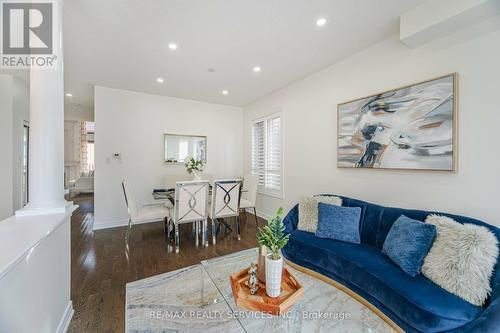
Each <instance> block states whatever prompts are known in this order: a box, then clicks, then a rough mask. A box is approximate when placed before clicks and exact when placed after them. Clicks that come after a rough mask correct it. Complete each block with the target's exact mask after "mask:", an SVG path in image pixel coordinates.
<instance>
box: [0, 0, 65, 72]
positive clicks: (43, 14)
mask: <svg viewBox="0 0 500 333" xmlns="http://www.w3.org/2000/svg"><path fill="white" fill-rule="evenodd" d="M0 3H1V18H2V24H1V29H2V33H1V38H2V43H1V44H2V49H1V67H2V68H16V69H20V68H21V69H22V68H32V67H38V68H53V67H55V66H54V65H55V60H56V59H57V56H56V55H55V54H54V53H53V49H54V48H53V41H54V31H53V30H54V24H53V21H54V20H53V18H54V8H53V7H54V4H53V3H52V2H47V1H45V2H35V1H33V2H26V1H25V2H19V1H12V0H11V1H7V0H4V1H1V0H0Z"/></svg>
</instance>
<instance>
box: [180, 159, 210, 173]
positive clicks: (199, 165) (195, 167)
mask: <svg viewBox="0 0 500 333" xmlns="http://www.w3.org/2000/svg"><path fill="white" fill-rule="evenodd" d="M184 165H185V166H186V170H187V172H188V173H189V174H191V173H193V171H198V172H202V171H203V168H204V167H205V164H204V163H203V161H202V160H196V159H195V158H194V157H192V156H191V157H186V159H184Z"/></svg>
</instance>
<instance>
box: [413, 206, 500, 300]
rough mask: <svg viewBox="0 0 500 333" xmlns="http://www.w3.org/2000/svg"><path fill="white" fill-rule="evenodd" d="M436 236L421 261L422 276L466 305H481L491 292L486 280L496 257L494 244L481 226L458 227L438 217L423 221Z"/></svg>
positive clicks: (496, 245) (459, 224) (496, 247)
mask: <svg viewBox="0 0 500 333" xmlns="http://www.w3.org/2000/svg"><path fill="white" fill-rule="evenodd" d="M425 222H427V223H431V224H433V225H435V226H436V230H437V235H436V239H435V240H434V243H433V245H432V247H431V249H430V251H429V253H428V254H427V257H425V259H424V264H423V265H422V274H423V275H424V276H425V277H427V278H428V279H429V280H431V281H432V282H434V283H435V284H437V285H438V286H440V287H441V288H443V289H445V290H447V291H449V292H450V293H452V294H455V295H457V296H458V297H461V298H463V299H464V300H466V301H467V302H469V303H472V304H474V305H478V306H482V305H483V304H484V302H485V301H486V299H487V298H488V295H489V294H490V293H491V287H490V278H491V276H492V274H493V269H494V267H495V264H496V262H497V257H498V241H497V238H496V237H495V235H494V234H493V233H492V232H491V231H490V230H488V228H486V227H483V226H478V225H474V224H468V223H467V224H461V223H458V222H456V221H455V220H453V219H451V218H449V217H446V216H440V215H429V216H428V217H427V219H426V220H425Z"/></svg>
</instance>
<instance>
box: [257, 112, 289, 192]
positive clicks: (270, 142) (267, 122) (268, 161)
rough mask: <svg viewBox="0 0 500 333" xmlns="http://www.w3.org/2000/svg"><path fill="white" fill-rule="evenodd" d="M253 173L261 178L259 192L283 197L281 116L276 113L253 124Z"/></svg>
mask: <svg viewBox="0 0 500 333" xmlns="http://www.w3.org/2000/svg"><path fill="white" fill-rule="evenodd" d="M251 153H252V156H251V168H252V174H253V175H256V176H257V177H258V180H259V192H260V193H264V194H269V195H275V196H278V197H281V196H282V195H283V181H282V179H283V169H282V164H283V163H282V153H281V116H280V115H279V114H274V115H271V116H269V117H266V118H262V119H258V120H256V121H254V122H253V124H252V151H251Z"/></svg>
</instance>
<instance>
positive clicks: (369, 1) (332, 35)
mask: <svg viewBox="0 0 500 333" xmlns="http://www.w3.org/2000/svg"><path fill="white" fill-rule="evenodd" d="M421 2H423V0H377V1H374V0H253V1H248V0H66V1H65V2H64V3H65V8H64V20H65V21H64V43H65V46H64V51H65V89H66V92H71V93H72V94H73V97H72V98H66V102H67V103H66V107H67V108H74V107H75V106H74V104H75V103H79V104H81V106H78V107H80V108H92V107H93V86H94V85H103V86H108V87H114V88H121V89H128V90H135V91H143V92H148V93H153V94H160V95H168V96H175V97H181V98H187V99H194V100H201V101H207V102H213V103H220V104H228V105H235V106H244V105H246V104H248V103H251V102H253V101H255V100H257V99H259V98H261V97H263V96H265V95H267V94H269V93H271V92H273V91H275V90H277V89H279V88H281V87H284V86H286V85H287V84H289V83H291V82H293V81H295V80H297V79H300V78H302V77H304V76H306V75H308V74H310V73H312V72H314V71H317V70H318V69H321V68H323V67H325V66H328V65H330V64H333V63H335V62H337V61H339V60H340V59H342V58H345V57H347V56H349V55H351V54H353V53H355V52H357V51H359V50H361V49H363V48H366V47H368V46H369V45H372V44H374V43H376V42H378V41H381V40H383V39H386V38H388V37H389V36H392V35H394V34H396V33H397V32H398V25H399V15H400V14H402V13H403V12H405V11H407V10H409V9H411V8H413V7H414V6H416V5H418V4H419V3H421ZM320 17H325V18H326V19H327V20H328V23H327V24H326V25H325V26H324V27H322V28H318V27H317V26H316V24H315V22H316V20H317V19H318V18H320ZM171 41H175V42H176V43H177V44H178V49H177V50H176V51H171V50H169V48H168V44H169V42H171ZM255 65H259V66H261V67H262V71H261V72H260V73H258V74H257V73H254V72H253V71H252V68H253V67H254V66H255ZM208 68H214V69H215V72H209V71H208V70H207V69H208ZM157 77H163V78H164V79H165V83H163V84H158V83H157V82H156V78H157ZM224 89H227V90H228V91H229V94H228V95H227V96H223V95H222V94H221V91H222V90H224ZM78 107H77V108H78Z"/></svg>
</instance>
